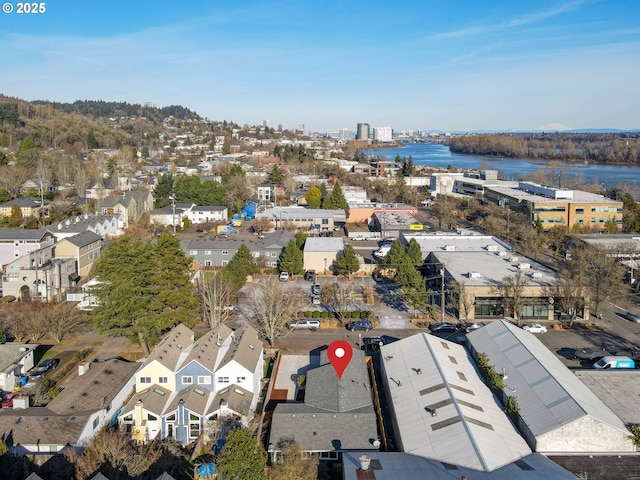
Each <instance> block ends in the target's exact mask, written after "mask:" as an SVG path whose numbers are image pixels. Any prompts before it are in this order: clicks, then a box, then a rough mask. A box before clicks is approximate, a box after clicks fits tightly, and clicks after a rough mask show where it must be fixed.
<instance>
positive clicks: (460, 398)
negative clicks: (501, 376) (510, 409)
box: [381, 333, 531, 472]
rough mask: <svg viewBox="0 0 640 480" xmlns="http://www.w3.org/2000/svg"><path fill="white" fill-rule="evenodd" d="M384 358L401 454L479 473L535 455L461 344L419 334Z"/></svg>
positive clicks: (386, 349)
mask: <svg viewBox="0 0 640 480" xmlns="http://www.w3.org/2000/svg"><path fill="white" fill-rule="evenodd" d="M381 356H382V376H383V381H384V382H385V383H386V385H385V392H386V395H387V397H388V401H389V404H390V408H391V411H392V415H393V417H394V421H393V422H392V423H393V425H394V429H395V432H394V433H395V438H396V442H397V443H398V445H397V447H399V448H400V450H402V451H403V452H405V453H410V454H412V455H417V456H420V457H424V458H428V459H432V460H436V461H439V462H445V463H447V464H452V465H456V466H459V467H464V468H469V469H472V470H477V471H481V472H491V471H494V470H496V469H499V468H501V467H503V466H505V465H508V464H510V463H513V462H515V461H517V460H520V459H521V458H523V457H526V456H527V455H529V454H531V450H530V449H529V447H528V445H527V444H526V442H525V441H524V439H523V438H522V437H521V436H520V435H519V434H518V432H517V430H516V429H515V427H514V426H513V424H512V423H511V422H510V421H509V419H508V418H507V417H506V415H505V414H504V413H503V411H502V409H501V408H500V406H499V405H498V402H497V401H496V399H495V397H494V396H493V394H492V393H491V391H490V390H489V389H488V388H487V386H486V385H485V384H484V382H483V381H482V379H481V377H480V375H479V373H478V372H477V370H476V367H475V363H474V362H473V360H472V358H471V357H470V356H469V354H468V353H467V351H466V350H465V349H464V347H462V346H461V345H457V344H455V343H452V342H448V341H446V340H443V339H441V338H438V337H436V336H433V335H429V334H426V333H421V334H418V335H414V336H412V337H408V338H405V339H403V340H400V341H397V342H394V343H391V344H389V345H385V346H383V347H382V349H381Z"/></svg>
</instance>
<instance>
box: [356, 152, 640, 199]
mask: <svg viewBox="0 0 640 480" xmlns="http://www.w3.org/2000/svg"><path fill="white" fill-rule="evenodd" d="M367 153H368V154H372V155H374V156H380V155H386V157H387V159H388V160H393V159H394V158H395V157H396V154H397V155H400V157H406V158H409V156H411V157H412V158H413V162H414V164H415V165H428V166H431V167H438V168H447V166H449V165H451V166H452V167H453V168H461V169H477V168H478V167H480V165H481V164H483V165H487V164H488V165H489V167H490V168H491V169H496V170H500V171H502V172H503V174H504V178H505V180H518V179H522V178H523V177H526V176H529V175H532V174H534V173H535V172H536V171H537V170H541V169H545V168H550V167H551V164H552V161H551V160H543V159H535V160H533V159H526V158H504V159H496V158H491V157H483V156H480V155H460V154H455V153H451V150H450V149H449V147H448V146H446V145H438V144H422V143H410V144H407V145H406V146H404V147H400V148H387V149H382V150H372V151H371V152H367ZM555 165H556V178H557V177H558V176H561V177H564V178H569V179H576V180H578V181H580V183H584V184H593V183H596V184H601V185H603V186H604V187H605V188H606V189H612V188H614V187H616V186H618V185H619V184H621V183H626V184H630V185H634V186H635V187H636V188H637V189H640V167H637V166H629V165H600V164H579V163H566V162H558V161H556V162H555Z"/></svg>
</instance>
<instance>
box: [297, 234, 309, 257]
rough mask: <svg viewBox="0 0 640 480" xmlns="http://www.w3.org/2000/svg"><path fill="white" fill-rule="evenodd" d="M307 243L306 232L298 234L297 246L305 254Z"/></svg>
mask: <svg viewBox="0 0 640 480" xmlns="http://www.w3.org/2000/svg"><path fill="white" fill-rule="evenodd" d="M306 241H307V234H306V233H304V232H297V233H296V245H297V246H298V248H299V249H300V251H301V252H304V242H306Z"/></svg>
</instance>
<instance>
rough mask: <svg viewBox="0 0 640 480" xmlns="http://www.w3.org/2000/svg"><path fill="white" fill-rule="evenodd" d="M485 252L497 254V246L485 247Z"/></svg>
mask: <svg viewBox="0 0 640 480" xmlns="http://www.w3.org/2000/svg"><path fill="white" fill-rule="evenodd" d="M487 251H488V252H497V251H498V246H497V245H487Z"/></svg>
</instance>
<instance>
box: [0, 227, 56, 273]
mask: <svg viewBox="0 0 640 480" xmlns="http://www.w3.org/2000/svg"><path fill="white" fill-rule="evenodd" d="M54 243H55V237H54V236H53V235H52V234H51V232H49V231H48V230H46V229H44V228H39V229H17V228H0V266H4V265H6V264H8V263H11V262H13V261H14V260H15V259H16V258H20V257H22V256H23V255H26V254H28V253H31V252H34V251H36V250H40V249H42V248H46V247H50V246H53V244H54Z"/></svg>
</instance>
